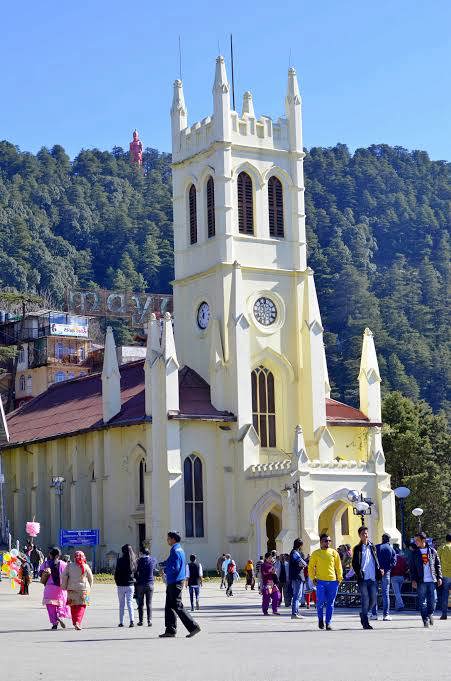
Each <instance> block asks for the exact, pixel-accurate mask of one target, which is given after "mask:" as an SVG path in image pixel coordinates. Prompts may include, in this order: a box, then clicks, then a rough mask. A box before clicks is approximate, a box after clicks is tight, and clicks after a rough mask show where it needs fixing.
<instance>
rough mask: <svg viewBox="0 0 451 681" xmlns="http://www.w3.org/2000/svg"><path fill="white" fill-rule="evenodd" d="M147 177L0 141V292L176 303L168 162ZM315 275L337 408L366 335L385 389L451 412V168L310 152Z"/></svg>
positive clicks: (150, 154) (88, 157) (416, 160)
mask: <svg viewBox="0 0 451 681" xmlns="http://www.w3.org/2000/svg"><path fill="white" fill-rule="evenodd" d="M144 168H145V171H146V172H145V174H143V173H142V172H140V171H139V170H138V169H137V168H134V167H132V166H131V165H130V163H129V161H128V155H127V154H126V153H125V152H124V151H123V150H122V149H121V148H119V147H116V148H114V149H113V151H112V152H111V153H109V152H102V151H97V150H94V151H82V152H80V154H79V155H78V156H77V157H76V159H75V160H74V161H73V163H71V162H70V161H69V158H68V157H67V155H66V154H65V152H64V149H63V148H62V147H60V146H55V147H53V149H51V150H50V151H49V150H47V149H41V151H40V152H39V153H38V154H37V155H32V154H29V153H22V152H20V151H19V149H18V148H17V147H15V146H13V145H12V144H9V143H8V142H2V143H0V287H13V288H15V289H17V290H19V291H27V290H28V291H36V292H44V293H45V294H46V295H47V296H49V295H50V296H51V297H52V299H53V301H54V303H55V304H57V305H62V304H63V301H64V292H65V289H66V288H67V287H70V286H75V285H77V286H80V287H85V288H88V287H91V286H94V285H99V286H102V287H108V288H118V289H124V288H130V287H131V288H133V289H135V290H144V289H150V290H153V291H162V292H164V291H169V290H170V284H169V282H170V280H171V277H172V275H173V265H172V207H171V184H170V182H171V180H170V155H168V154H160V153H159V152H157V151H155V150H153V149H147V150H146V152H145V154H144ZM305 173H306V212H307V229H308V232H307V235H308V245H309V264H310V266H311V267H312V268H313V269H314V270H315V272H316V283H317V289H318V295H319V300H320V306H321V311H322V316H323V324H324V327H325V329H326V336H325V338H326V349H327V356H328V363H329V371H330V379H331V383H332V390H333V396H334V397H336V398H337V399H343V400H345V401H348V402H353V403H355V402H356V399H357V374H358V363H359V354H360V348H361V338H362V332H363V329H364V328H365V326H369V327H370V328H371V329H372V330H373V331H374V333H375V336H376V343H377V349H378V352H379V361H380V369H381V373H382V377H383V388H384V390H386V391H387V390H399V391H400V392H402V393H403V394H404V395H406V396H408V397H411V398H413V399H417V398H419V397H422V398H424V399H425V400H427V401H428V402H429V404H431V405H432V407H433V408H434V410H437V409H439V408H440V407H444V406H445V405H446V385H447V371H448V370H449V364H450V363H449V354H448V353H449V316H448V311H447V295H448V294H447V291H448V287H449V252H450V251H449V226H450V213H451V211H450V206H451V182H450V164H447V163H445V162H442V161H431V160H430V159H429V158H428V155H427V154H426V153H425V152H421V151H414V152H409V151H406V150H405V149H402V148H398V147H395V148H392V147H388V146H385V145H378V146H372V147H370V148H369V149H358V150H357V151H356V152H355V153H354V154H353V155H351V154H350V153H349V151H348V149H347V147H346V146H345V145H337V146H336V147H334V148H332V149H322V148H313V149H311V150H310V151H309V152H308V153H307V157H306V163H305Z"/></svg>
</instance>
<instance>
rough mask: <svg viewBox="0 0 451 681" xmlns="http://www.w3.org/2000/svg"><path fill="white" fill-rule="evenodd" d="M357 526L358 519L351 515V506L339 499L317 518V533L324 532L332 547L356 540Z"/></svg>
mask: <svg viewBox="0 0 451 681" xmlns="http://www.w3.org/2000/svg"><path fill="white" fill-rule="evenodd" d="M359 527H360V519H359V518H358V517H357V516H355V515H353V512H352V506H351V505H350V504H347V503H345V502H344V501H341V500H340V501H335V502H334V503H332V504H330V506H328V507H327V508H325V509H324V511H323V512H322V513H321V515H320V516H319V518H318V535H319V536H321V534H323V532H326V533H327V534H328V535H329V536H330V538H331V539H332V545H333V548H334V549H337V548H338V547H339V546H341V545H342V544H351V546H353V545H354V544H355V543H356V541H358V533H357V530H358V528H359Z"/></svg>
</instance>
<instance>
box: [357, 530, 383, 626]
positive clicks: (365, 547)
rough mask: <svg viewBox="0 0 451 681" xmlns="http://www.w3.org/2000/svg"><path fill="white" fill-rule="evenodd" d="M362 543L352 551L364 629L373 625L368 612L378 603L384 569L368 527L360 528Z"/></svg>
mask: <svg viewBox="0 0 451 681" xmlns="http://www.w3.org/2000/svg"><path fill="white" fill-rule="evenodd" d="M359 537H360V543H359V544H357V546H354V551H353V552H352V569H353V570H354V572H355V576H356V579H357V583H358V585H359V591H360V598H361V601H362V604H361V611H360V621H361V623H362V627H363V628H364V629H372V628H373V627H372V626H371V624H370V623H369V621H368V613H369V612H371V610H372V609H373V608H374V606H375V605H376V599H377V582H378V581H379V580H380V579H381V578H382V577H383V574H384V571H383V570H382V569H381V567H380V565H379V560H378V557H377V551H376V547H375V546H374V544H372V543H371V542H370V541H369V539H368V528H367V527H360V528H359Z"/></svg>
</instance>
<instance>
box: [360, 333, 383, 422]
mask: <svg viewBox="0 0 451 681" xmlns="http://www.w3.org/2000/svg"><path fill="white" fill-rule="evenodd" d="M359 392H360V411H362V412H363V413H364V414H365V415H366V416H368V418H369V419H370V421H373V422H375V423H380V422H381V420H382V413H381V376H380V373H379V364H378V362H377V355H376V347H375V345H374V336H373V332H372V331H371V329H368V328H366V329H365V331H364V334H363V344H362V357H361V360H360V372H359Z"/></svg>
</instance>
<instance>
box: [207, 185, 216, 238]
mask: <svg viewBox="0 0 451 681" xmlns="http://www.w3.org/2000/svg"><path fill="white" fill-rule="evenodd" d="M207 229H208V238H209V239H210V237H212V236H214V235H215V183H214V182H213V178H212V177H209V178H208V182H207Z"/></svg>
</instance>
